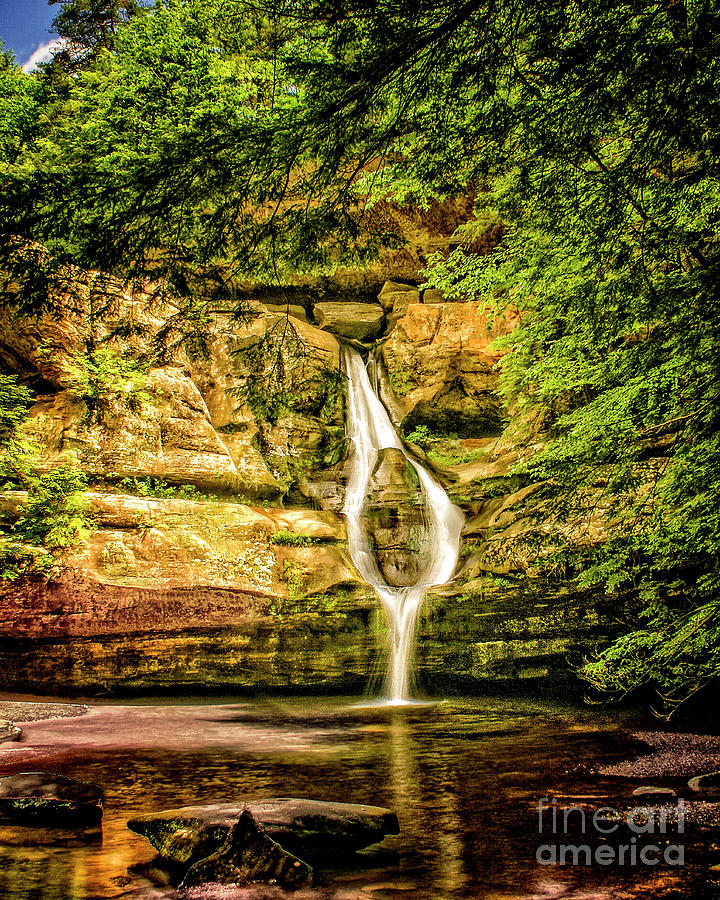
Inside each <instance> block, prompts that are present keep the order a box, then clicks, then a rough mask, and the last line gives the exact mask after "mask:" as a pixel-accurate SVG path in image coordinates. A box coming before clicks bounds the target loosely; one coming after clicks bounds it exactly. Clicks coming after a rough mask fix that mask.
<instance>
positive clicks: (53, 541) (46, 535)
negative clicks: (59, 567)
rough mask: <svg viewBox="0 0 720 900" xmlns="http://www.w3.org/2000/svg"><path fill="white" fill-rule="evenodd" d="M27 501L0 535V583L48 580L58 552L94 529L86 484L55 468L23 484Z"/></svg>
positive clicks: (75, 475) (81, 477) (79, 476)
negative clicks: (38, 577) (28, 578)
mask: <svg viewBox="0 0 720 900" xmlns="http://www.w3.org/2000/svg"><path fill="white" fill-rule="evenodd" d="M24 483H25V486H27V487H28V498H27V500H26V502H25V503H24V505H23V506H21V507H20V510H19V517H18V518H17V519H16V520H15V521H14V522H12V521H10V520H9V519H8V518H6V520H5V522H3V523H2V528H1V529H0V578H3V579H10V580H14V579H16V578H20V577H22V576H28V575H49V574H50V573H51V571H52V568H53V566H54V565H55V564H56V563H57V559H58V557H59V555H60V554H61V552H62V551H63V550H66V549H68V548H70V547H73V546H75V545H76V544H78V543H79V542H80V541H82V540H84V539H85V538H86V537H87V536H88V534H89V533H90V530H91V529H92V527H93V523H92V520H91V519H90V517H89V516H88V513H87V503H86V501H85V498H84V496H83V493H82V492H83V490H84V489H85V488H86V487H87V479H86V477H85V475H84V474H83V473H82V472H78V471H77V470H75V469H70V468H66V467H63V468H59V469H53V470H52V471H50V472H46V473H45V474H44V475H39V476H38V475H35V474H32V473H31V474H28V475H27V476H26V478H25V479H24Z"/></svg>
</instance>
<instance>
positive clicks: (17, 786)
mask: <svg viewBox="0 0 720 900" xmlns="http://www.w3.org/2000/svg"><path fill="white" fill-rule="evenodd" d="M102 803H103V792H102V790H101V789H100V788H99V787H98V786H97V785H96V784H90V783H88V782H85V781H76V780H75V779H74V778H67V777H66V776H64V775H52V774H49V773H48V772H22V773H20V774H19V775H11V776H9V777H7V778H0V821H6V822H14V823H17V824H21V825H50V826H76V825H93V824H97V823H98V822H99V821H100V819H101V818H102Z"/></svg>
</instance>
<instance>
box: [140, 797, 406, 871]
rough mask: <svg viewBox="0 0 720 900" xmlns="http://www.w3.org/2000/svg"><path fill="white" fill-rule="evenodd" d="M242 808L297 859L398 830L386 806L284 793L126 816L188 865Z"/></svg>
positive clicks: (216, 841) (343, 850)
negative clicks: (303, 797)
mask: <svg viewBox="0 0 720 900" xmlns="http://www.w3.org/2000/svg"><path fill="white" fill-rule="evenodd" d="M244 812H248V813H249V814H250V815H251V816H252V817H253V818H254V819H255V820H256V821H257V822H258V823H259V824H260V825H262V827H263V829H264V832H265V834H266V835H267V836H268V837H269V838H271V839H272V840H273V841H275V842H276V843H278V844H280V846H281V847H282V848H283V849H284V850H286V851H287V852H288V853H291V854H294V855H295V856H298V857H300V858H302V859H311V860H322V859H328V858H333V857H336V856H338V855H342V854H347V853H351V852H353V851H355V850H360V849H362V848H363V847H367V846H368V845H370V844H375V843H377V842H378V841H381V840H382V839H383V838H384V837H385V835H387V834H398V832H399V825H398V820H397V816H396V815H395V813H393V812H391V811H390V810H389V809H384V808H382V807H378V806H365V805H359V804H352V803H328V802H325V801H322V800H306V799H295V798H285V797H281V798H272V799H268V800H248V801H246V802H240V803H219V804H213V805H209V806H186V807H182V808H180V809H169V810H163V811H162V812H158V813H149V814H147V815H142V816H138V817H137V818H134V819H131V820H130V821H129V822H128V828H129V829H130V830H131V831H134V832H135V833H136V834H140V835H142V836H143V837H145V838H147V839H148V841H150V843H151V844H152V846H153V847H154V848H155V849H156V850H157V851H158V853H159V854H160V855H161V856H163V857H164V858H165V859H167V860H170V861H171V862H175V863H178V864H180V865H192V864H193V863H195V862H197V861H199V860H201V859H204V858H206V857H208V856H210V855H212V854H214V853H217V852H218V851H219V850H220V849H221V848H222V846H223V845H224V843H225V841H226V840H227V838H228V835H229V833H230V831H231V830H232V829H233V828H234V827H235V825H236V824H237V823H238V822H239V821H240V819H241V817H242V815H243V813H244Z"/></svg>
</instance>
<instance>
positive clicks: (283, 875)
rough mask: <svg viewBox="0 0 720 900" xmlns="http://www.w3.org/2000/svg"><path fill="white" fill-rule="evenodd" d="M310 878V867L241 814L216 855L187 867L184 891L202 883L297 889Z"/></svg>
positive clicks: (256, 822)
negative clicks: (263, 884) (257, 883)
mask: <svg viewBox="0 0 720 900" xmlns="http://www.w3.org/2000/svg"><path fill="white" fill-rule="evenodd" d="M311 877H312V869H311V868H310V866H309V865H308V864H307V863H305V862H303V861H302V860H301V859H298V858H297V857H296V856H293V855H292V854H291V853H288V852H287V851H285V850H283V848H282V847H281V846H280V844H278V843H277V842H276V841H274V840H273V839H272V838H271V837H268V835H267V833H266V831H265V829H264V828H263V826H262V825H261V824H260V822H259V821H258V820H257V819H256V818H255V816H254V815H253V814H252V813H250V812H249V811H248V810H244V811H243V813H242V814H241V816H240V818H239V820H238V821H237V822H236V824H235V825H233V826H232V828H230V830H229V831H228V832H227V835H226V837H225V841H224V843H223V845H222V846H221V847H220V849H219V850H218V851H216V852H215V853H213V854H211V855H210V856H208V857H206V858H205V859H202V860H200V861H199V862H197V863H195V864H194V865H193V866H191V867H190V869H189V871H188V873H187V874H186V876H185V878H184V879H183V882H182V884H183V887H191V886H193V885H197V884H204V883H205V882H215V883H219V884H247V883H248V882H254V881H264V882H271V883H273V884H279V885H282V886H283V887H286V888H294V887H298V885H301V884H303V883H304V882H306V881H308V880H309V879H310V878H311Z"/></svg>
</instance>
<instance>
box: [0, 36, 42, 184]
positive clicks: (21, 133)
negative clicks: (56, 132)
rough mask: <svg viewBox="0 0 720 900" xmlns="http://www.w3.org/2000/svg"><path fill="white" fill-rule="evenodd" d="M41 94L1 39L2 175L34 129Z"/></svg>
mask: <svg viewBox="0 0 720 900" xmlns="http://www.w3.org/2000/svg"><path fill="white" fill-rule="evenodd" d="M39 94H40V91H39V90H38V84H37V81H36V80H34V79H33V78H31V77H30V76H29V75H26V74H25V73H24V72H23V71H22V69H20V68H18V66H17V65H16V64H15V59H14V57H13V56H12V55H11V54H10V53H8V52H7V51H5V50H4V49H3V45H2V42H1V41H0V177H1V176H2V173H3V172H4V171H5V168H6V166H7V165H8V164H13V163H15V162H16V161H17V159H18V157H19V155H20V153H21V151H22V149H23V146H24V145H25V143H26V141H27V139H28V137H29V136H30V135H31V133H32V131H33V128H34V125H35V120H36V117H37V107H38V98H39Z"/></svg>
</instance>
